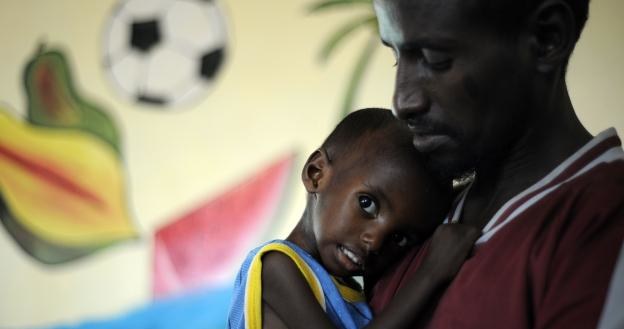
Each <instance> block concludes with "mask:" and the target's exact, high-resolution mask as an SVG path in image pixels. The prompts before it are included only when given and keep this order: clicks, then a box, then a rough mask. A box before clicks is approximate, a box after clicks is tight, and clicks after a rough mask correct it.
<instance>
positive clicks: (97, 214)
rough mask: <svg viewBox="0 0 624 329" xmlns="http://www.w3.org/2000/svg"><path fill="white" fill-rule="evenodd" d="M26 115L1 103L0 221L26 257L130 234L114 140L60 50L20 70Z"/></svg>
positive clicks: (79, 252) (63, 256)
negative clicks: (20, 115)
mask: <svg viewBox="0 0 624 329" xmlns="http://www.w3.org/2000/svg"><path fill="white" fill-rule="evenodd" d="M24 86H25V88H26V95H27V97H28V112H27V114H28V115H27V117H26V119H24V120H22V119H20V118H16V117H12V116H11V115H10V114H9V113H10V112H9V111H8V110H7V109H1V108H0V131H2V132H3V133H2V134H0V218H1V220H2V223H3V224H4V227H5V228H6V229H7V231H8V232H9V233H10V234H11V235H12V236H13V238H14V239H15V241H16V242H17V243H18V244H19V245H20V246H21V247H22V248H23V249H24V250H25V251H26V252H27V253H28V254H29V255H31V256H32V257H34V258H35V259H37V260H38V261H41V262H43V263H48V264H56V263H63V262H67V261H70V260H73V259H75V258H78V257H82V256H85V255H88V254H90V253H92V252H94V251H96V250H99V249H102V248H104V247H106V246H110V245H112V244H114V243H118V242H120V241H124V240H128V239H133V238H136V237H137V232H136V229H135V228H134V224H133V221H132V219H131V216H130V213H129V211H128V208H127V201H126V191H125V179H124V176H125V174H124V169H123V166H122V164H121V161H120V158H121V152H120V146H119V144H120V137H119V133H118V131H117V128H116V126H115V123H114V122H113V121H112V119H111V118H110V117H109V116H108V115H107V114H106V112H105V111H104V110H103V109H102V108H101V107H99V106H98V105H95V104H94V103H93V102H91V101H90V100H88V99H87V98H86V97H85V96H83V95H82V92H81V91H80V90H78V89H77V87H76V85H75V84H74V82H73V80H72V74H71V69H70V66H69V63H68V62H67V60H66V56H65V55H64V53H63V52H62V51H61V50H46V49H44V48H43V47H42V48H41V49H40V50H39V52H38V53H37V54H35V56H34V57H33V58H32V59H31V60H30V61H29V62H28V64H27V65H26V69H25V71H24Z"/></svg>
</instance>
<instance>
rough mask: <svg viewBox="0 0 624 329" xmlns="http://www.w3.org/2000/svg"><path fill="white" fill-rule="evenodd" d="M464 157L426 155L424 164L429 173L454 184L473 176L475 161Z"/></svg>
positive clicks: (463, 181) (466, 180)
mask: <svg viewBox="0 0 624 329" xmlns="http://www.w3.org/2000/svg"><path fill="white" fill-rule="evenodd" d="M467 158H468V157H466V158H452V157H447V158H443V157H440V156H438V155H433V154H432V155H426V156H425V164H426V166H427V168H428V170H429V172H430V173H432V174H434V175H435V176H436V177H437V178H438V179H440V180H441V181H443V182H448V181H453V182H454V184H458V183H460V184H461V183H465V182H469V181H471V180H472V179H473V178H474V172H475V162H474V161H469V160H467Z"/></svg>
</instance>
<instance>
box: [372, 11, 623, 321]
mask: <svg viewBox="0 0 624 329" xmlns="http://www.w3.org/2000/svg"><path fill="white" fill-rule="evenodd" d="M374 5H375V11H376V13H377V17H378V21H379V28H380V34H381V38H382V41H383V43H384V44H386V45H387V46H388V47H390V48H392V50H393V51H394V53H395V57H396V60H397V73H396V86H395V95H394V111H395V114H396V116H397V117H399V118H400V119H402V120H404V121H405V122H407V124H408V125H409V127H410V129H411V130H412V132H413V134H414V146H415V147H416V148H417V149H418V150H420V151H421V152H422V153H424V154H425V155H426V156H427V158H428V159H429V163H430V165H431V168H432V169H433V170H435V171H437V172H439V173H440V174H442V175H445V176H447V177H449V176H450V177H454V178H459V177H464V175H466V174H474V177H475V178H474V181H473V182H472V183H471V184H470V186H469V187H468V188H467V189H465V190H464V192H462V194H461V195H460V196H459V197H458V200H457V202H456V204H455V205H454V207H453V209H452V210H451V213H450V215H449V218H447V220H448V221H460V222H463V223H467V224H469V225H474V226H475V227H478V228H479V229H481V230H482V232H483V233H482V236H481V238H480V239H479V240H478V241H477V243H476V245H475V249H474V254H473V255H472V257H471V258H469V259H468V260H467V261H466V262H465V263H464V265H463V267H462V269H461V270H460V272H459V273H458V275H457V277H456V278H455V280H454V281H453V282H452V283H451V284H450V285H449V286H448V288H447V289H446V291H445V292H444V293H443V294H441V297H440V298H439V300H437V301H435V303H432V304H433V305H432V313H431V316H430V317H429V318H428V320H427V321H426V322H427V323H426V324H427V325H428V326H429V327H430V328H594V327H596V325H597V324H598V322H599V321H601V323H602V324H603V325H604V323H612V319H605V318H603V319H602V320H601V314H602V312H603V311H602V310H603V307H604V304H605V299H606V297H607V294H610V295H613V293H609V289H610V287H613V286H620V287H621V286H622V282H621V281H622V280H624V278H622V277H619V278H618V277H613V282H611V280H612V273H613V270H614V268H615V266H616V263H617V262H618V259H620V260H619V261H620V262H624V259H623V258H624V256H622V255H620V247H621V246H622V240H623V237H624V152H623V151H622V148H621V143H620V140H619V138H618V137H617V135H616V133H615V131H614V130H613V129H611V130H607V131H605V132H603V133H601V134H599V135H598V136H596V137H592V136H591V135H590V134H589V132H588V131H587V130H586V129H585V128H584V127H583V125H582V124H581V123H580V122H579V120H578V119H577V117H576V115H575V113H574V108H573V107H572V103H571V101H570V97H569V96H568V91H567V87H566V82H565V71H566V66H567V63H568V59H569V57H570V55H571V53H572V50H573V49H574V46H575V44H576V41H577V40H578V38H579V36H580V34H581V31H582V29H583V25H584V23H585V20H586V18H587V8H588V1H583V0H578V1H575V0H569V1H563V0H526V1H518V0H469V1H468V0H375V2H374ZM426 249H427V243H425V244H424V245H423V247H422V248H421V249H420V250H415V251H413V252H412V253H410V254H409V255H407V256H406V258H405V259H404V260H403V261H402V262H401V263H399V264H398V265H397V266H396V267H395V268H394V269H392V270H389V271H388V273H387V274H386V275H385V276H384V277H383V278H382V279H380V281H379V282H378V283H377V285H376V286H375V287H374V289H373V291H372V292H373V294H372V299H371V304H372V306H373V308H374V309H375V311H377V312H378V311H380V310H381V309H383V308H384V306H385V305H386V304H387V302H388V301H389V300H390V299H391V298H392V296H393V295H394V293H395V292H396V291H397V290H398V289H400V288H401V285H402V284H403V282H405V280H406V278H408V277H409V276H410V274H411V273H413V272H414V271H415V270H416V269H418V266H419V262H420V260H421V259H422V256H423V254H424V253H425V252H426ZM610 300H612V298H610ZM621 302H622V298H619V301H618V299H617V298H616V301H610V303H621ZM611 308H612V307H611ZM613 313H615V312H611V313H609V312H606V313H605V314H613ZM605 316H606V315H605ZM615 326H617V324H615V325H614V327H615Z"/></svg>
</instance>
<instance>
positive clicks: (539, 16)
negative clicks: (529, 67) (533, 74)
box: [528, 0, 577, 73]
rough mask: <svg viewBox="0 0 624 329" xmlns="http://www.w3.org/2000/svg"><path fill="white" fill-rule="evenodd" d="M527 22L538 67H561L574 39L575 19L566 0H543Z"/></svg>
mask: <svg viewBox="0 0 624 329" xmlns="http://www.w3.org/2000/svg"><path fill="white" fill-rule="evenodd" d="M528 24H529V27H530V30H531V39H530V40H531V41H530V42H531V49H532V52H533V55H534V56H535V59H536V64H537V67H536V68H537V70H538V71H539V72H542V73H549V72H553V71H555V70H557V69H559V68H561V69H563V68H564V66H565V65H566V64H567V61H568V59H569V58H570V55H571V54H572V50H573V49H574V45H575V44H576V39H577V32H576V22H575V19H574V13H573V12H572V9H571V8H570V6H569V5H568V4H567V3H566V2H565V1H561V0H546V1H544V2H543V3H542V4H540V5H539V6H537V7H536V9H535V10H534V11H533V13H532V15H531V16H529V21H528Z"/></svg>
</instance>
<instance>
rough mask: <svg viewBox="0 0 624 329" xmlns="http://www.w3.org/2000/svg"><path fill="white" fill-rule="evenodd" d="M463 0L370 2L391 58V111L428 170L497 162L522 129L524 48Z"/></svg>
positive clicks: (454, 171)
mask: <svg viewBox="0 0 624 329" xmlns="http://www.w3.org/2000/svg"><path fill="white" fill-rule="evenodd" d="M468 3H474V1H466V0H375V11H376V13H377V18H378V21H379V28H380V34H381V38H382V41H383V42H384V44H386V45H387V46H388V47H390V48H392V49H393V51H394V53H395V57H396V61H397V73H396V85H395V94H394V99H393V103H394V113H395V115H396V116H397V117H399V118H400V119H402V120H405V121H406V122H407V123H408V125H409V126H410V129H411V130H412V132H413V133H414V146H415V147H416V148H417V149H418V150H419V151H421V152H422V153H424V154H425V155H426V156H427V157H428V159H429V161H430V164H431V166H432V168H433V169H434V170H438V171H440V172H442V173H444V174H447V175H452V176H457V175H459V174H462V173H465V172H466V171H469V170H471V169H473V168H475V167H477V168H478V167H480V166H483V165H496V164H497V163H498V162H499V161H501V159H502V158H503V157H505V156H506V155H507V154H509V152H512V149H513V147H516V146H517V142H518V140H519V139H520V138H521V136H522V134H524V133H526V128H525V127H526V122H528V120H529V119H530V118H531V117H532V114H531V113H530V109H531V108H533V107H532V106H530V104H531V101H530V97H527V96H528V95H529V94H530V92H529V89H530V83H531V82H530V80H531V79H530V77H531V74H532V68H531V67H530V63H529V59H530V57H529V56H528V52H527V51H525V50H524V48H523V47H521V46H520V45H521V44H522V43H521V42H519V40H521V39H520V38H510V37H503V36H502V35H501V34H500V33H498V31H496V29H495V28H494V27H492V26H491V25H488V24H486V23H484V22H482V21H480V20H479V19H478V18H477V16H475V15H471V13H472V12H473V10H472V9H471V8H469V6H470V5H469V4H468Z"/></svg>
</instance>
